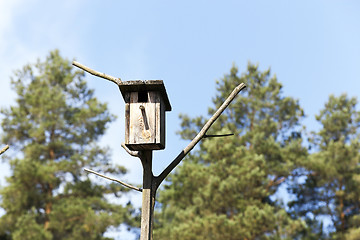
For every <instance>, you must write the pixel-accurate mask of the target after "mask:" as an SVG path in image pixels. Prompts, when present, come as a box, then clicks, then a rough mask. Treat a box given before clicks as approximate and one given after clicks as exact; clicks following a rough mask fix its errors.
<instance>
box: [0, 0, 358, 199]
mask: <svg viewBox="0 0 360 240" xmlns="http://www.w3.org/2000/svg"><path fill="white" fill-rule="evenodd" d="M359 12H360V2H359V1H346V0H344V1H331V0H323V1H315V0H311V1H310V0H305V1H287V0H284V1H268V0H254V1H204V0H202V1H201V0H199V1H188V0H183V1H177V2H175V1H114V0H112V1H111V0H108V1H85V0H78V1H70V0H63V1H45V0H12V1H6V0H0V83H1V88H0V105H1V107H9V106H10V105H11V104H13V103H14V97H15V94H14V93H13V92H12V91H11V89H10V85H9V82H10V76H11V75H12V72H13V71H14V70H16V69H19V68H21V67H22V66H23V65H25V64H26V63H33V62H35V61H36V59H37V58H41V59H44V57H45V56H46V55H47V54H48V53H49V51H51V50H53V49H55V48H57V49H59V50H60V52H61V54H62V55H63V56H64V57H66V58H68V59H76V60H77V61H79V62H80V63H83V64H85V65H88V66H89V67H91V68H93V69H96V70H98V71H101V72H105V73H107V74H110V75H112V76H117V77H120V78H122V79H123V80H133V79H142V80H146V79H162V80H164V83H165V86H166V89H167V92H168V95H169V98H170V102H171V104H172V107H173V110H172V111H171V112H169V113H167V139H166V140H167V143H166V144H167V146H166V149H165V150H164V151H158V152H155V153H154V172H155V173H156V174H157V173H160V172H161V170H162V169H163V168H164V167H165V166H166V165H167V164H168V163H169V162H170V161H171V160H172V159H173V158H174V157H175V156H176V155H177V154H178V153H179V152H180V151H181V150H182V148H183V147H185V146H186V145H187V142H186V141H182V140H180V138H179V136H177V135H176V134H175V132H176V131H178V130H179V124H180V121H179V119H178V115H179V114H180V113H187V114H188V115H190V116H193V117H194V116H198V115H204V114H206V113H207V109H208V107H209V106H211V99H212V97H213V96H214V95H215V93H216V90H215V81H216V80H217V79H220V78H221V77H222V76H223V75H224V74H227V73H228V72H229V70H230V68H231V66H232V64H235V65H237V66H238V67H239V71H240V72H243V71H244V70H245V69H246V65H247V63H248V61H251V62H252V63H258V64H259V67H260V69H261V70H266V69H267V68H271V70H272V74H276V75H277V77H278V80H279V81H280V82H281V83H283V86H284V88H283V93H284V95H285V96H292V97H294V98H296V99H299V101H300V104H301V106H302V107H303V108H304V110H305V113H306V114H307V116H308V117H307V119H306V120H305V121H304V122H303V123H304V124H305V125H306V127H307V129H308V130H314V129H316V128H317V127H318V125H317V124H316V122H315V120H314V115H315V114H317V113H318V112H319V110H320V109H321V108H322V107H323V106H324V103H325V102H326V100H327V98H328V96H329V95H330V94H335V95H340V94H341V93H348V94H349V95H350V96H355V97H357V96H358V94H359V90H360V79H359V69H360V14H359ZM87 80H88V83H89V86H90V87H91V88H95V89H96V96H97V97H98V98H99V99H100V100H101V101H105V102H108V104H109V106H110V110H111V112H112V113H114V114H116V115H117V116H118V120H117V121H116V122H114V123H113V124H112V125H111V126H110V129H109V131H108V132H107V134H106V135H105V136H104V138H103V139H102V144H104V145H108V146H110V147H111V148H112V152H113V161H114V162H115V163H118V164H121V165H124V166H126V167H127V168H128V169H129V174H128V175H126V176H125V177H124V179H125V180H127V181H130V182H133V183H141V181H142V168H141V164H140V162H139V160H138V159H136V158H132V157H130V156H128V155H127V154H126V153H125V152H124V150H123V149H122V148H121V147H120V144H121V142H123V141H124V125H125V124H124V103H123V100H122V97H121V95H120V92H119V91H118V89H117V87H116V86H115V85H114V84H112V83H110V82H107V81H105V80H102V79H99V78H95V77H93V76H90V75H87ZM4 144H5V143H4ZM8 154H11V151H9V152H8ZM0 171H1V172H0V173H1V177H0V184H4V180H3V176H5V175H8V174H9V172H8V168H7V167H6V165H4V164H2V165H1V168H0ZM135 198H136V196H135Z"/></svg>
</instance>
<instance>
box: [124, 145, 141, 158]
mask: <svg viewBox="0 0 360 240" xmlns="http://www.w3.org/2000/svg"><path fill="white" fill-rule="evenodd" d="M121 146H122V147H123V148H124V149H125V151H126V152H127V153H128V154H130V155H131V156H133V157H140V152H138V151H131V150H130V149H129V148H128V147H126V145H125V143H122V144H121Z"/></svg>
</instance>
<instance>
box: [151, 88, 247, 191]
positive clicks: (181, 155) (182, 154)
mask: <svg viewBox="0 0 360 240" xmlns="http://www.w3.org/2000/svg"><path fill="white" fill-rule="evenodd" d="M245 87H246V85H245V84H244V83H241V84H240V85H238V86H237V87H236V88H234V90H233V91H232V93H231V94H230V95H229V97H228V98H227V99H226V100H225V101H224V103H223V104H222V105H221V106H220V107H219V108H218V110H217V111H216V112H215V113H214V115H213V116H212V117H211V118H210V119H209V120H208V121H207V122H206V124H205V125H204V126H203V128H202V129H201V130H200V132H199V133H198V134H197V135H196V137H195V138H194V139H193V140H192V141H191V142H190V143H189V145H187V147H186V148H184V150H182V151H181V152H180V153H179V155H178V156H177V157H176V158H175V159H174V160H173V161H172V162H171V163H170V164H169V166H167V168H165V170H164V171H163V172H162V173H161V174H160V175H159V176H157V177H155V182H156V187H159V185H160V184H161V182H162V181H164V179H165V178H166V176H167V175H169V173H170V172H171V171H172V170H173V169H174V168H175V167H176V166H177V165H178V164H179V163H180V162H181V160H182V159H183V158H184V157H185V156H186V155H187V154H188V153H189V152H190V151H191V150H192V149H193V148H194V147H195V145H196V144H197V143H198V142H199V141H200V140H201V139H202V138H204V137H205V136H206V132H207V131H208V130H209V128H210V127H211V126H212V124H213V123H214V122H215V121H216V119H218V117H219V116H220V115H221V114H222V113H223V111H224V110H225V109H226V108H227V107H228V106H229V104H230V103H231V102H232V100H234V98H235V97H236V95H237V94H238V93H239V92H240V91H241V90H243V89H244V88H245Z"/></svg>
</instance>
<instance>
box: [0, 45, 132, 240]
mask: <svg viewBox="0 0 360 240" xmlns="http://www.w3.org/2000/svg"><path fill="white" fill-rule="evenodd" d="M11 83H12V87H13V89H14V90H15V91H16V93H17V99H16V104H15V105H13V106H11V107H10V108H9V109H2V110H1V113H2V115H3V120H2V123H1V125H2V128H3V132H4V133H3V135H2V142H6V143H9V145H11V146H12V148H14V149H16V150H17V151H18V153H17V154H15V155H11V156H10V157H8V158H7V159H6V160H7V161H8V162H9V164H10V166H11V170H12V175H11V176H10V177H8V178H7V185H6V186H5V187H2V188H1V190H0V194H1V196H2V198H1V207H2V208H3V209H4V210H5V212H6V213H5V215H3V216H2V217H1V218H0V235H1V236H2V238H9V239H104V237H103V233H104V232H105V231H106V230H107V229H109V227H111V226H113V227H117V226H119V224H121V223H128V224H132V219H131V217H130V215H131V211H132V209H131V206H130V205H129V206H126V207H122V206H119V205H115V204H111V203H109V202H108V200H106V198H105V196H104V194H105V195H109V194H114V195H115V196H121V195H122V194H123V193H124V192H125V190H124V189H123V188H122V187H120V186H118V185H116V186H115V185H114V184H107V182H103V183H102V182H100V183H94V182H95V181H90V179H89V178H88V176H87V174H85V173H84V171H83V168H84V167H88V168H92V169H94V170H96V171H102V172H105V173H106V172H111V173H120V174H121V173H125V170H124V168H122V167H118V166H113V165H112V164H111V163H110V160H109V156H108V155H109V154H108V150H107V149H104V148H100V147H99V146H98V145H97V141H98V140H99V138H100V137H101V136H102V135H103V134H104V132H105V130H106V128H107V126H108V124H109V123H110V122H111V121H113V120H114V116H113V115H111V114H110V113H109V111H108V110H107V105H106V104H104V103H100V102H99V101H98V100H97V99H96V98H95V97H94V94H93V90H91V89H89V88H88V87H87V85H86V82H85V80H84V73H83V72H82V71H74V69H73V67H72V66H71V63H70V62H69V61H68V60H66V59H63V58H62V57H61V56H60V55H59V52H58V51H53V52H51V53H50V54H49V56H47V58H46V60H45V61H43V62H41V61H38V62H37V63H36V64H33V65H26V66H25V67H24V68H23V69H21V70H19V71H17V72H16V73H15V77H14V78H13V79H12V81H11Z"/></svg>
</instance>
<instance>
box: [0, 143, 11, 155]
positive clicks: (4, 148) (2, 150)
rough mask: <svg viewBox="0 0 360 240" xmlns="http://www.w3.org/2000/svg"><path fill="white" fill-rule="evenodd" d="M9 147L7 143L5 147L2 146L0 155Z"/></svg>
mask: <svg viewBox="0 0 360 240" xmlns="http://www.w3.org/2000/svg"><path fill="white" fill-rule="evenodd" d="M8 149H9V145H6V146H5V147H3V149H1V150H0V155H1V154H3V153H4V152H6V150H8Z"/></svg>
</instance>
